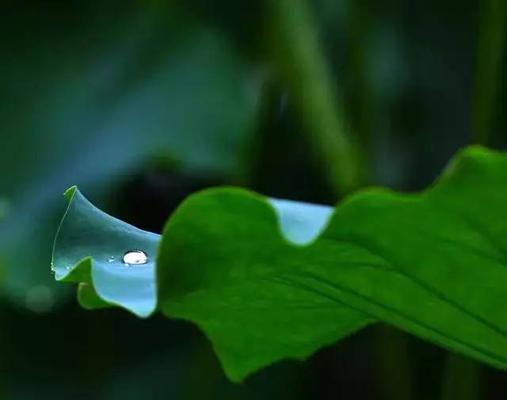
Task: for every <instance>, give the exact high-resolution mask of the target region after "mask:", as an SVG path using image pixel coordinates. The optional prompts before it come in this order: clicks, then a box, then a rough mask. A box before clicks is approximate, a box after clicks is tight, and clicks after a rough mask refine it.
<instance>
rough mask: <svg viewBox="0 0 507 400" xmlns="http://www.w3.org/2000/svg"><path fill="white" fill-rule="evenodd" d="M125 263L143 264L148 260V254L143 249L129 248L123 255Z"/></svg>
mask: <svg viewBox="0 0 507 400" xmlns="http://www.w3.org/2000/svg"><path fill="white" fill-rule="evenodd" d="M123 262H124V263H125V265H127V266H128V265H142V264H146V263H147V262H148V256H147V255H146V253H145V252H144V251H141V250H129V251H127V252H126V253H125V254H124V255H123Z"/></svg>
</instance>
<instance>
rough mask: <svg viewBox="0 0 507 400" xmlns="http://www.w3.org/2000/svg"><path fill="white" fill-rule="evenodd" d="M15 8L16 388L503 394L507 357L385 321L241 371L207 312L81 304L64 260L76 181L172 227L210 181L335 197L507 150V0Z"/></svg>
mask: <svg viewBox="0 0 507 400" xmlns="http://www.w3.org/2000/svg"><path fill="white" fill-rule="evenodd" d="M0 10H1V12H0V138H1V141H0V170H1V174H0V320H1V322H0V399H43V398H51V399H70V398H72V399H107V400H109V399H125V400H126V399H138V398H142V397H144V398H147V399H239V398H240V399H271V398H272V399H314V398H318V399H342V398H343V399H349V398H350V399H499V398H502V397H503V396H502V393H505V392H506V391H507V375H506V374H505V373H504V372H501V371H496V370H493V369H490V368H488V367H482V366H480V365H478V364H476V363H474V362H472V361H469V360H465V359H462V358H460V357H458V356H454V355H449V354H448V353H446V352H445V351H444V350H442V349H440V348H437V347H435V346H433V345H431V344H428V343H425V342H422V341H420V340H418V339H415V338H413V337H411V336H408V335H406V334H404V333H401V332H398V331H396V330H394V329H393V328H390V327H386V326H383V325H380V324H379V325H376V326H372V327H370V328H367V329H366V330H364V331H361V332H359V333H357V334H355V335H353V336H352V337H350V338H348V339H346V340H344V341H342V342H340V343H338V344H336V345H335V346H332V347H330V348H327V349H323V350H320V351H319V352H317V353H316V354H315V355H314V356H312V357H311V358H310V359H309V360H307V361H306V362H304V363H301V362H294V361H285V362H282V363H279V364H276V365H274V366H272V367H269V368H267V369H265V370H263V371H261V372H259V373H257V374H255V375H254V376H252V377H250V378H249V379H248V380H247V381H246V382H245V383H244V384H242V385H234V384H231V383H229V382H228V381H227V380H226V378H225V377H224V375H223V373H222V372H221V370H220V367H219V365H218V363H217V360H216V358H215V356H214V354H213V352H212V349H211V347H210V345H209V343H208V341H207V340H206V338H205V337H204V336H203V335H202V334H201V333H200V332H199V331H198V330H197V328H195V327H194V326H192V325H190V324H186V323H183V322H179V321H169V320H166V319H164V318H163V317H161V316H158V315H157V316H154V317H152V318H150V319H147V320H140V319H136V318H135V317H133V316H132V315H130V314H128V313H127V312H125V311H122V310H103V311H96V312H88V311H85V310H82V309H80V308H79V306H78V305H77V304H76V301H75V295H74V290H73V289H74V288H71V287H66V286H64V285H61V284H58V285H57V284H55V283H54V282H53V277H52V276H51V274H50V270H49V264H50V259H51V245H52V238H53V235H54V233H55V231H56V226H57V223H58V218H59V216H60V215H61V213H62V210H63V208H64V201H63V198H62V197H61V193H62V192H63V191H64V190H65V189H66V188H67V187H68V186H70V185H73V184H77V185H79V186H80V188H81V190H82V191H83V192H84V193H85V194H86V196H87V197H88V198H90V199H91V200H92V201H93V202H94V203H95V204H97V205H99V206H100V207H102V208H103V209H105V210H107V211H108V212H109V213H111V214H113V215H115V216H117V217H119V218H122V219H124V220H126V221H127V222H130V223H132V224H135V225H137V226H139V227H141V228H144V229H147V230H151V231H154V232H160V231H161V229H162V226H163V224H164V222H165V221H166V219H167V218H168V216H169V215H170V213H171V212H172V211H173V210H174V209H175V208H176V207H177V205H178V204H179V203H180V202H181V201H182V200H183V199H184V198H185V197H186V196H187V195H189V194H190V193H192V192H194V191H196V190H199V189H202V188H205V187H208V186H212V185H221V184H228V185H239V186H244V187H248V188H251V189H254V190H257V191H259V192H261V193H263V194H266V195H269V196H274V197H282V198H289V199H296V200H304V201H310V202H317V203H324V204H334V203H336V202H337V201H339V199H340V198H342V197H343V196H344V195H347V194H348V193H350V192H351V191H353V190H355V189H357V188H360V187H363V186H365V185H371V184H375V185H387V186H389V187H392V188H395V189H400V190H406V191H415V190H420V189H422V188H424V187H426V186H427V185H429V184H431V182H432V181H433V180H434V179H435V178H436V177H437V176H438V174H439V172H440V171H441V170H442V168H443V167H444V166H445V164H446V162H447V161H448V159H449V158H450V157H451V155H452V154H453V153H454V152H455V151H456V150H457V149H459V148H460V147H463V146H465V145H467V144H470V143H479V144H484V145H488V146H490V147H494V148H503V147H505V145H506V144H507V135H506V134H505V131H506V128H507V126H506V125H507V119H506V114H505V112H504V110H505V104H506V102H505V98H506V95H507V91H506V87H505V81H504V80H502V76H503V75H504V74H505V72H506V63H505V57H504V50H505V41H504V38H505V35H506V29H505V21H506V12H507V6H505V5H504V0H482V1H480V0H476V1H468V2H460V3H459V4H458V3H456V2H453V1H450V0H439V1H437V0H426V1H423V0H411V1H401V0H377V1H374V0H263V1H245V2H237V1H232V0H217V1H214V2H211V1H205V0H187V1H185V2H179V1H170V0H168V1H165V2H163V1H144V2H141V1H107V2H106V1H104V2H85V1H77V0H70V1H65V2H64V1H56V0H52V1H47V0H44V1H41V0H31V1H22V2H21V1H14V0H4V1H3V2H2V4H1V5H0ZM499 306H502V305H499Z"/></svg>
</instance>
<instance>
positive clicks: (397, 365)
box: [376, 325, 417, 400]
mask: <svg viewBox="0 0 507 400" xmlns="http://www.w3.org/2000/svg"><path fill="white" fill-rule="evenodd" d="M407 339H408V337H407V334H406V333H405V332H402V331H400V330H398V329H396V328H394V327H392V326H388V325H380V326H379V339H378V341H377V343H376V344H377V346H378V350H379V352H378V357H379V375H380V376H379V386H380V387H381V388H382V396H383V397H382V398H384V399H389V400H414V399H416V398H417V397H416V395H415V394H416V391H415V390H414V385H413V379H412V374H411V368H410V365H411V364H410V355H409V351H408V350H409V343H408V340H407Z"/></svg>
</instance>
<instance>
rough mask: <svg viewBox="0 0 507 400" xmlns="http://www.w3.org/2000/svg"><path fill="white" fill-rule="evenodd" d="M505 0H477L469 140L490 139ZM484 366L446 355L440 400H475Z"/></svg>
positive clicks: (499, 71)
mask: <svg viewBox="0 0 507 400" xmlns="http://www.w3.org/2000/svg"><path fill="white" fill-rule="evenodd" d="M505 4H506V3H505V0H484V1H481V2H479V8H480V10H479V32H478V40H477V51H476V72H475V88H474V95H473V103H474V104H473V110H472V142H473V143H475V144H482V145H487V144H489V143H490V142H491V141H492V139H493V138H492V137H491V136H492V129H493V128H494V126H493V125H494V124H493V120H494V117H495V110H496V109H497V107H496V100H497V94H498V87H499V86H500V81H501V72H502V71H501V68H502V54H503V47H504V40H505V34H506V30H505V22H506V15H505V13H506V11H507V7H506V5H505ZM483 374H484V371H483V367H482V366H481V365H480V364H479V363H477V362H475V361H473V360H470V359H468V358H465V357H462V356H459V355H456V354H449V356H448V357H447V362H446V365H445V367H444V373H443V381H442V394H441V399H442V400H451V399H460V400H461V399H463V400H478V399H481V398H482V395H483V389H484V388H483Z"/></svg>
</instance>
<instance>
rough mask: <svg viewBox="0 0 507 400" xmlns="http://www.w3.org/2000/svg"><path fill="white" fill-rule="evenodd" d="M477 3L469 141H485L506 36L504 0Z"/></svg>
mask: <svg viewBox="0 0 507 400" xmlns="http://www.w3.org/2000/svg"><path fill="white" fill-rule="evenodd" d="M479 4H480V8H481V10H480V21H479V35H478V43H477V60H476V75H475V88H474V97H473V102H474V104H473V113H472V128H473V131H472V132H473V135H472V141H473V142H474V143H478V144H481V143H482V144H484V143H486V142H487V141H488V137H489V136H490V134H491V130H492V128H493V120H494V117H495V110H496V109H497V107H496V106H495V103H496V100H497V94H498V87H499V82H500V77H501V67H502V51H503V47H504V38H505V33H506V31H505V22H506V11H507V7H506V5H505V4H506V3H505V0H483V1H481V2H479Z"/></svg>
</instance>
